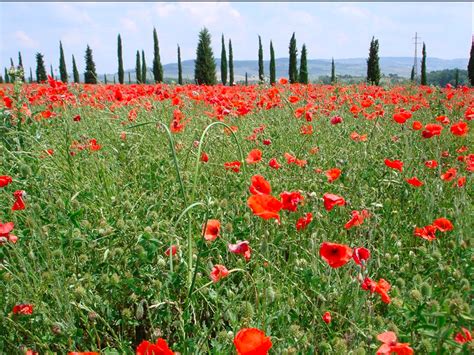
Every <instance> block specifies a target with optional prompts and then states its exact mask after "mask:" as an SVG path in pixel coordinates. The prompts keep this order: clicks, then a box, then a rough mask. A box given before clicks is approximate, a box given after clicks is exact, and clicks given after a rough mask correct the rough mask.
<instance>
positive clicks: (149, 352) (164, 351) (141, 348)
mask: <svg viewBox="0 0 474 355" xmlns="http://www.w3.org/2000/svg"><path fill="white" fill-rule="evenodd" d="M173 354H174V352H173V351H172V350H171V349H170V348H169V347H168V343H167V342H166V340H164V339H162V338H158V339H157V340H156V343H155V344H153V343H150V342H149V341H147V340H144V341H142V342H141V343H140V345H138V347H137V351H136V355H173Z"/></svg>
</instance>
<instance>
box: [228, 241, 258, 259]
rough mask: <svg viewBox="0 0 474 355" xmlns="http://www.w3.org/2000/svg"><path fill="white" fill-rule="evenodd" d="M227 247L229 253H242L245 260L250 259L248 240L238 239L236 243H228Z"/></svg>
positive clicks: (250, 250)
mask: <svg viewBox="0 0 474 355" xmlns="http://www.w3.org/2000/svg"><path fill="white" fill-rule="evenodd" d="M227 247H228V248H229V251H230V252H231V253H234V254H239V255H242V256H243V257H244V258H245V260H246V261H249V260H250V256H251V252H252V249H251V248H250V245H249V242H248V241H246V240H244V241H240V240H239V241H237V243H235V244H229V245H228V246H227Z"/></svg>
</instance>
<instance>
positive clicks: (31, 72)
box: [28, 67, 33, 84]
mask: <svg viewBox="0 0 474 355" xmlns="http://www.w3.org/2000/svg"><path fill="white" fill-rule="evenodd" d="M28 82H29V83H30V84H31V83H32V82H33V71H32V70H31V67H30V77H29V79H28Z"/></svg>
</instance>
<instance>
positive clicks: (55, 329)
mask: <svg viewBox="0 0 474 355" xmlns="http://www.w3.org/2000/svg"><path fill="white" fill-rule="evenodd" d="M51 331H52V332H53V333H54V334H56V335H59V334H61V325H60V324H58V323H56V324H53V326H52V327H51Z"/></svg>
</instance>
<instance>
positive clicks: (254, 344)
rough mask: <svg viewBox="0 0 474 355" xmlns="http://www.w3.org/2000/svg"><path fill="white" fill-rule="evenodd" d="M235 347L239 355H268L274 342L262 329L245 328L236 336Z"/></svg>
mask: <svg viewBox="0 0 474 355" xmlns="http://www.w3.org/2000/svg"><path fill="white" fill-rule="evenodd" d="M234 345H235V348H236V350H237V354H238V355H266V354H268V351H269V350H270V348H271V347H272V341H271V339H270V337H267V336H265V333H264V332H263V331H261V330H260V329H257V328H244V329H241V330H239V332H238V333H237V335H236V336H235V338H234Z"/></svg>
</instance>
